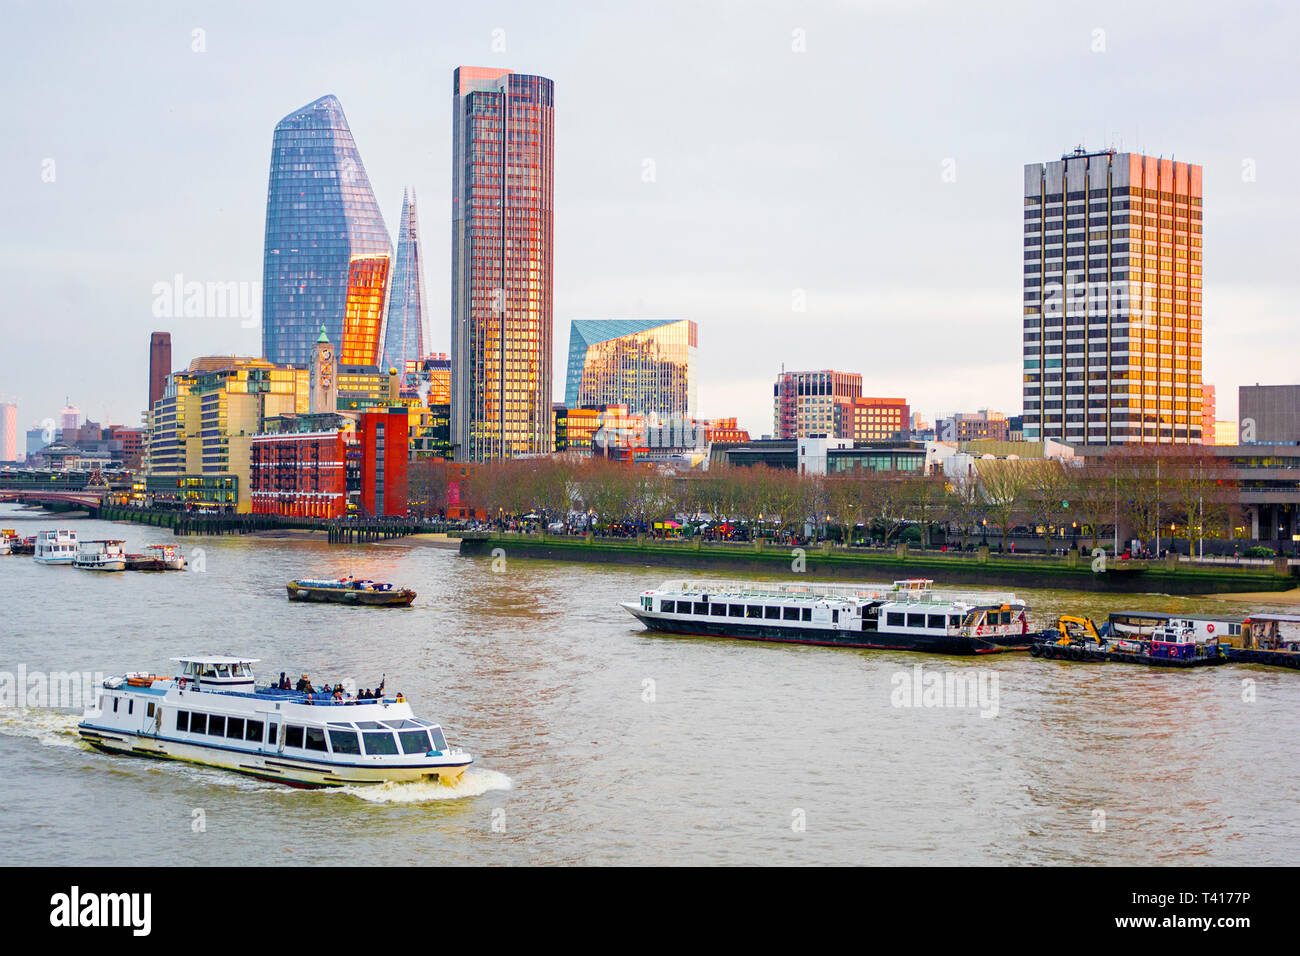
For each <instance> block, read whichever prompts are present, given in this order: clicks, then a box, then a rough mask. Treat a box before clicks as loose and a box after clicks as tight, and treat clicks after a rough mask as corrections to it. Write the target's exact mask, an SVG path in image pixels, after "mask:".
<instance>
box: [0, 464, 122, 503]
mask: <svg viewBox="0 0 1300 956" xmlns="http://www.w3.org/2000/svg"><path fill="white" fill-rule="evenodd" d="M130 488H131V477H130V475H129V474H127V473H125V472H123V473H117V474H112V475H110V476H107V477H106V476H105V475H104V474H103V473H102V472H101V471H99V470H98V469H96V470H95V471H45V470H39V469H11V468H6V469H4V470H3V471H0V502H11V503H19V504H29V505H71V506H73V507H75V508H84V509H86V510H87V511H89V512H90V513H91V514H99V511H100V509H101V508H102V507H103V505H104V498H105V496H107V495H111V494H114V493H121V492H123V491H129V490H130Z"/></svg>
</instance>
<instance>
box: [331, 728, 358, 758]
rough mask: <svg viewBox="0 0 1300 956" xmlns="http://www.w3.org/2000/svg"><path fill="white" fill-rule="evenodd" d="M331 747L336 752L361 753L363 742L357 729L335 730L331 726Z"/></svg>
mask: <svg viewBox="0 0 1300 956" xmlns="http://www.w3.org/2000/svg"><path fill="white" fill-rule="evenodd" d="M330 747H332V748H333V750H334V752H335V753H336V754H360V753H361V742H360V741H359V740H358V739H357V732H356V731H355V730H335V729H334V728H333V727H331V728H330Z"/></svg>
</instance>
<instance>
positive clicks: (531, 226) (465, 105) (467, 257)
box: [451, 66, 555, 461]
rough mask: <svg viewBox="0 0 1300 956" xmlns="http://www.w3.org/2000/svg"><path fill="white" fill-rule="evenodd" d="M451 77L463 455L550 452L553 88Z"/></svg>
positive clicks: (459, 446) (456, 369)
mask: <svg viewBox="0 0 1300 956" xmlns="http://www.w3.org/2000/svg"><path fill="white" fill-rule="evenodd" d="M452 84H453V85H452V143H453V155H452V198H451V203H452V207H451V209H452V211H451V217H452V236H451V257H452V262H451V362H452V371H451V387H452V399H451V433H452V439H451V440H452V444H453V446H454V454H455V457H456V460H457V461H485V460H489V459H494V458H509V457H513V456H516V455H529V454H549V453H550V452H551V450H552V436H551V337H552V285H551V264H552V224H553V207H554V179H553V175H552V173H553V167H554V147H555V127H554V107H553V102H554V90H553V84H552V82H551V81H550V80H548V79H546V78H544V77H540V76H528V75H525V74H521V73H512V72H510V71H509V70H502V69H495V68H489V67H473V66H462V67H459V68H458V69H457V70H456V71H455V74H454V75H453V80H452Z"/></svg>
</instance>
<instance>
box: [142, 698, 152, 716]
mask: <svg viewBox="0 0 1300 956" xmlns="http://www.w3.org/2000/svg"><path fill="white" fill-rule="evenodd" d="M144 713H145V716H146V717H152V716H153V701H150V702H149V706H148V707H147V708H146V709H145V712H144Z"/></svg>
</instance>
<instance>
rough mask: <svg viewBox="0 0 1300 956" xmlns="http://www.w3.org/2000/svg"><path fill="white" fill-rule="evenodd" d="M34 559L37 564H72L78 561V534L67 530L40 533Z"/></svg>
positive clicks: (37, 535)
mask: <svg viewBox="0 0 1300 956" xmlns="http://www.w3.org/2000/svg"><path fill="white" fill-rule="evenodd" d="M32 558H33V559H34V560H35V561H36V563H37V564H71V563H72V562H73V561H75V560H76V559H77V532H75V531H69V530H67V529H66V528H60V529H58V530H57V531H38V532H37V533H36V550H35V552H33V554H32Z"/></svg>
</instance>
